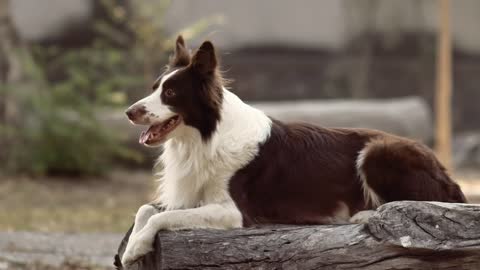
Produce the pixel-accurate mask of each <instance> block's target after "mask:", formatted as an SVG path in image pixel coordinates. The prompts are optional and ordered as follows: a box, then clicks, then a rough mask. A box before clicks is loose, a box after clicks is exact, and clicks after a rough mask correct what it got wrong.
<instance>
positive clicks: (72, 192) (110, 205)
mask: <svg viewBox="0 0 480 270" xmlns="http://www.w3.org/2000/svg"><path fill="white" fill-rule="evenodd" d="M455 179H458V182H459V183H460V185H461V186H462V189H463V190H464V191H465V193H466V194H467V196H468V197H469V199H470V202H474V203H480V171H462V172H457V174H456V175H455ZM152 191H153V181H152V176H151V173H149V172H129V171H119V172H115V173H114V174H112V175H111V176H110V177H109V178H108V179H34V180H32V179H28V178H4V179H1V180H0V230H2V231H6V230H14V231H55V232H98V231H100V232H101V231H105V232H120V233H123V232H125V231H126V230H127V229H128V227H129V226H130V224H131V223H132V221H133V215H134V213H135V211H136V209H138V207H139V206H140V205H142V204H144V203H146V202H148V201H149V195H150V194H151V192H152Z"/></svg>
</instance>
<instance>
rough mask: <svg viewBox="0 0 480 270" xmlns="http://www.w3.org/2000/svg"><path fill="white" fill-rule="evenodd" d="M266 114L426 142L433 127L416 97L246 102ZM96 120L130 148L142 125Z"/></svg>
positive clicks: (106, 115)
mask: <svg viewBox="0 0 480 270" xmlns="http://www.w3.org/2000/svg"><path fill="white" fill-rule="evenodd" d="M248 104H251V105H252V106H254V107H256V108H258V109H260V110H262V111H264V112H265V113H266V114H267V115H270V116H272V117H275V118H277V119H279V120H284V121H289V122H290V121H305V122H310V123H313V124H317V125H322V126H326V127H361V128H374V129H379V130H383V131H387V132H390V133H394V134H396V135H400V136H406V137H409V138H414V139H418V140H420V141H423V142H426V143H428V142H430V141H431V139H432V134H433V128H432V120H431V115H430V109H429V107H428V105H427V104H426V103H425V101H424V100H423V99H421V98H419V97H404V98H396V99H386V100H309V101H289V102H262V103H255V102H248ZM97 115H98V116H99V117H100V121H102V123H104V124H105V125H106V126H108V127H111V128H112V129H113V130H116V131H118V133H119V134H122V135H124V138H125V140H126V141H128V142H130V143H131V144H132V146H133V147H137V148H138V149H140V150H144V149H145V148H144V147H141V146H140V145H139V144H138V136H139V134H140V132H141V130H143V129H144V128H145V127H141V126H136V127H134V126H132V125H131V124H130V123H129V121H128V120H127V118H126V116H125V113H124V110H117V111H102V112H101V113H97Z"/></svg>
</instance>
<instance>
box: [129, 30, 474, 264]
mask: <svg viewBox="0 0 480 270" xmlns="http://www.w3.org/2000/svg"><path fill="white" fill-rule="evenodd" d="M126 114H127V116H128V118H129V119H130V121H131V122H132V123H133V124H137V125H147V126H149V127H148V129H147V130H146V131H144V132H142V134H141V135H140V139H139V142H140V143H141V144H144V145H145V146H149V147H159V146H161V145H163V147H164V150H163V153H162V154H161V156H160V158H159V162H160V163H161V164H162V165H163V170H162V172H161V174H160V175H159V176H158V180H159V186H158V193H157V196H156V201H155V204H157V205H159V206H161V207H162V209H164V211H159V210H158V209H157V208H156V207H154V206H152V205H144V206H142V207H140V209H139V210H138V212H137V214H136V216H135V224H134V227H133V229H132V233H131V235H130V238H129V241H128V244H127V246H126V249H125V252H124V253H123V257H122V264H123V265H129V264H131V263H132V262H133V261H135V260H136V259H138V258H139V257H140V256H142V255H144V254H146V253H147V252H149V251H151V250H152V244H153V241H154V238H155V235H156V233H157V232H158V231H159V230H184V229H200V228H212V229H233V228H242V227H245V226H250V225H254V224H342V223H349V222H365V219H366V218H368V216H369V215H368V214H366V213H368V211H369V210H370V211H371V210H373V209H375V208H376V207H378V206H379V205H381V204H383V203H386V202H391V201H397V200H418V201H442V202H453V203H464V202H466V199H465V196H464V194H463V193H462V191H461V189H460V188H459V186H458V185H457V184H456V183H455V182H454V181H453V180H452V179H451V178H450V177H449V175H448V174H447V172H446V169H445V168H444V167H443V166H442V164H441V163H440V162H439V161H438V160H437V159H436V158H435V155H434V154H433V152H432V151H431V150H430V149H429V148H428V147H426V146H425V145H423V144H421V143H419V142H415V141H413V140H410V139H407V138H402V137H398V136H395V135H391V134H387V133H384V132H381V131H376V130H370V129H353V128H325V127H320V126H315V125H310V124H306V123H290V124H289V123H283V122H281V121H278V120H276V119H273V118H271V117H268V116H267V115H265V114H264V113H263V112H262V111H260V110H258V109H256V108H253V107H251V106H249V105H247V104H246V103H244V102H243V101H242V100H240V98H238V97H237V96H236V95H235V94H234V93H232V92H231V91H229V90H227V88H226V87H225V80H224V79H223V78H222V74H221V72H220V70H219V64H218V60H217V56H216V52H215V48H214V45H213V44H212V43H211V42H210V41H205V42H204V43H203V44H202V45H201V46H200V47H199V49H198V50H197V51H196V52H195V53H193V54H191V53H190V52H189V50H188V49H187V48H186V46H185V42H184V39H183V38H182V37H181V36H179V37H178V38H177V40H176V44H175V50H174V54H173V55H172V56H171V58H170V63H169V64H168V68H167V70H166V72H164V73H163V74H162V75H161V76H160V77H159V78H158V79H157V80H156V81H155V83H154V84H153V87H152V93H151V94H150V95H148V96H147V97H145V98H144V99H142V100H140V101H138V102H136V103H135V104H133V105H132V106H131V107H130V108H128V110H127V111H126ZM366 211H367V212H366Z"/></svg>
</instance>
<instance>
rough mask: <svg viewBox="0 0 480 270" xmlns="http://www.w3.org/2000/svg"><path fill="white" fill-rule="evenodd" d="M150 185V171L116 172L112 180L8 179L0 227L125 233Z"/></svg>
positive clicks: (1, 195)
mask: <svg viewBox="0 0 480 270" xmlns="http://www.w3.org/2000/svg"><path fill="white" fill-rule="evenodd" d="M152 187H153V181H151V174H149V173H146V172H126V171H122V172H116V173H114V174H112V175H111V176H110V177H108V179H60V178H54V179H29V178H5V177H4V178H3V179H1V181H0V230H2V231H9V230H15V231H57V232H98V231H108V232H125V231H126V230H127V229H128V227H129V226H130V225H131V223H132V221H133V215H134V214H135V211H136V210H137V209H138V207H139V206H140V205H142V204H144V203H146V202H148V201H149V194H150V192H151V190H152Z"/></svg>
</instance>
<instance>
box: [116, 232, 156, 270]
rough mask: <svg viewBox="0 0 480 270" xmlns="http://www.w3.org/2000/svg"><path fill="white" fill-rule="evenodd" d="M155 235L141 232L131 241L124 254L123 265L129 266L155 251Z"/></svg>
mask: <svg viewBox="0 0 480 270" xmlns="http://www.w3.org/2000/svg"><path fill="white" fill-rule="evenodd" d="M154 237H155V235H150V234H145V233H144V234H141V232H140V233H139V234H138V235H136V236H135V237H133V239H130V241H129V242H128V244H127V248H126V249H125V252H124V253H123V257H122V265H123V266H129V265H131V264H132V263H134V262H135V261H136V260H138V259H140V258H141V257H142V256H144V255H145V254H147V253H148V252H150V251H152V250H153V241H154Z"/></svg>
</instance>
